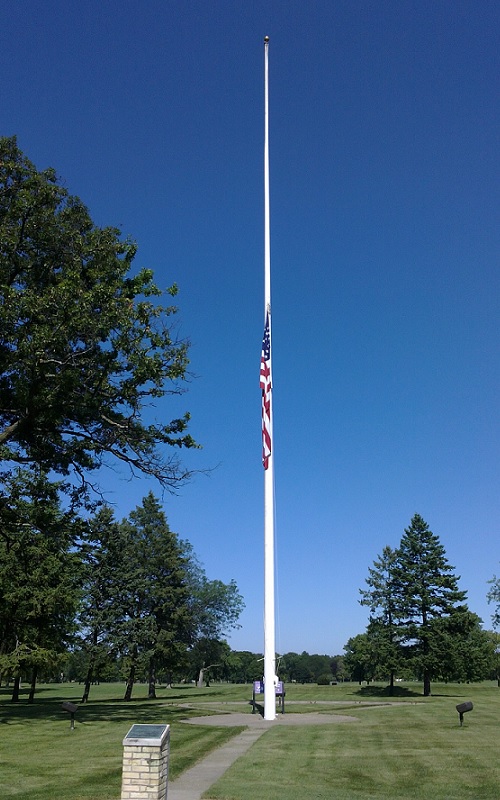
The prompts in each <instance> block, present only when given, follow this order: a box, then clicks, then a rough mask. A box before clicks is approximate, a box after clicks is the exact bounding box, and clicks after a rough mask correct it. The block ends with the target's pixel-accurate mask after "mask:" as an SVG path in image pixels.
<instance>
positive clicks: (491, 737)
mask: <svg viewBox="0 0 500 800" xmlns="http://www.w3.org/2000/svg"><path fill="white" fill-rule="evenodd" d="M123 691H124V687H123V685H118V684H108V685H101V686H95V687H92V691H91V695H90V701H89V703H88V704H87V705H85V706H81V707H80V708H79V710H78V712H77V715H76V720H77V721H76V726H75V730H74V731H73V732H72V731H71V730H70V718H69V715H68V714H67V713H66V712H64V711H62V709H61V703H62V702H63V701H64V700H71V701H73V702H78V701H79V699H80V694H81V687H79V686H77V685H74V684H62V685H51V686H43V687H41V689H40V691H39V693H38V694H37V698H36V700H35V703H34V704H33V705H31V706H30V705H28V704H27V703H26V701H25V699H24V698H23V699H22V701H21V702H20V703H19V704H12V703H11V702H10V696H9V693H8V691H7V690H3V689H2V690H0V798H2V800H13V798H15V800H28V798H29V800H54V798H57V800H119V797H120V785H121V762H122V740H123V737H124V736H125V734H126V733H127V731H128V729H129V728H130V726H131V725H132V724H134V723H140V722H167V723H170V725H171V759H170V778H171V779H172V780H173V779H175V778H176V777H177V776H178V775H179V774H180V773H181V772H182V771H183V770H184V769H186V768H187V767H189V766H191V765H192V764H193V763H195V761H197V760H199V759H200V758H202V757H203V756H204V755H206V754H207V753H208V752H209V751H210V750H211V749H213V748H214V747H218V746H219V745H221V744H222V743H223V742H225V741H227V739H228V738H229V737H231V736H232V735H234V734H235V733H237V732H238V731H239V730H240V729H228V728H212V727H202V726H192V725H183V724H182V723H181V722H180V719H182V718H185V717H187V716H190V715H197V716H198V715H199V714H200V713H212V712H213V711H215V710H220V711H228V710H235V711H236V710H237V711H245V712H247V713H248V714H250V713H251V709H250V705H249V700H250V697H251V687H250V686H213V687H210V688H208V689H197V688H195V687H182V688H179V687H176V688H174V689H165V688H162V689H160V690H159V691H158V700H156V701H148V700H146V699H144V696H145V694H146V687H145V686H137V687H136V690H135V697H136V699H134V700H132V701H131V702H130V703H124V702H123V700H122V697H123ZM464 700H472V701H473V703H474V710H473V711H472V712H471V713H469V714H466V715H465V719H464V725H463V727H460V725H459V719H458V714H457V712H456V710H455V705H456V704H457V703H460V702H463V701H464ZM393 701H394V702H395V703H396V705H392V704H390V703H391V702H393ZM332 702H333V703H334V704H332ZM186 703H189V704H191V705H192V706H193V709H192V710H191V709H189V708H186V706H185V704H186ZM304 711H317V712H319V713H321V714H323V713H338V714H349V715H350V716H355V717H356V718H357V721H356V722H353V723H349V724H338V725H331V726H330V725H321V726H312V727H299V726H297V727H295V726H290V727H288V726H286V727H281V726H280V727H278V726H277V727H272V725H271V726H270V730H269V731H267V732H266V733H265V734H264V735H263V736H262V737H261V738H260V739H259V740H258V741H257V742H256V743H255V744H254V746H253V747H252V748H251V750H250V751H249V752H248V753H247V754H246V755H244V756H243V757H242V758H240V759H239V760H238V761H237V762H236V763H235V764H234V765H233V767H231V768H230V769H229V770H228V772H227V773H226V774H225V775H224V776H223V777H222V778H221V780H220V781H219V782H218V783H217V784H215V785H214V786H213V787H212V788H211V789H210V791H209V793H208V794H207V797H210V798H213V799H214V800H255V798H259V800H274V799H275V798H276V800H278V798H280V800H282V798H284V797H286V798H287V800H294V799H295V798H297V800H298V798H299V797H300V798H301V800H302V799H303V798H306V799H307V800H309V798H322V799H323V800H325V799H326V798H328V800H400V799H401V800H403V798H404V799H405V800H407V799H411V798H413V799H414V800H458V799H459V798H465V800H482V799H483V798H484V800H493V799H494V800H498V798H500V766H499V765H498V764H499V760H498V743H499V735H498V731H499V722H500V689H498V688H497V687H496V684H495V685H494V684H492V683H484V684H479V685H464V684H462V685H458V684H448V685H443V684H434V685H433V696H432V697H429V698H423V697H422V694H421V686H420V685H418V684H405V685H404V686H403V685H398V687H397V694H396V696H395V697H394V698H390V697H388V695H387V693H386V690H385V688H384V687H382V686H369V687H366V686H363V687H359V686H358V685H357V684H342V685H338V686H314V685H308V686H297V685H293V686H287V696H286V712H287V714H300V713H302V712H304Z"/></svg>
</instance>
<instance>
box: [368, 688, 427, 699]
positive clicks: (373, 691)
mask: <svg viewBox="0 0 500 800" xmlns="http://www.w3.org/2000/svg"><path fill="white" fill-rule="evenodd" d="M353 694H356V695H358V697H383V698H384V700H386V699H391V700H396V699H397V698H398V697H422V692H416V691H414V690H413V689H408V688H407V687H406V686H394V687H393V690H392V694H391V687H390V686H360V687H359V689H358V690H357V691H355V692H353Z"/></svg>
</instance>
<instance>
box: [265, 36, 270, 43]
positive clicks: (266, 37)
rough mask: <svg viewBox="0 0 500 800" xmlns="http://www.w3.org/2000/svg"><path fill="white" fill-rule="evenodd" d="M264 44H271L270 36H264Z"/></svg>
mask: <svg viewBox="0 0 500 800" xmlns="http://www.w3.org/2000/svg"><path fill="white" fill-rule="evenodd" d="M264 42H265V43H266V44H269V36H264Z"/></svg>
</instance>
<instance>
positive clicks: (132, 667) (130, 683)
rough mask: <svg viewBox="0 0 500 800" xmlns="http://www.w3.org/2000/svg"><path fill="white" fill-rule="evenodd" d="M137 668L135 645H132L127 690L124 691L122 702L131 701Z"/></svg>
mask: <svg viewBox="0 0 500 800" xmlns="http://www.w3.org/2000/svg"><path fill="white" fill-rule="evenodd" d="M136 668H137V645H135V644H134V646H133V648H132V657H131V661H130V670H129V673H128V679H127V688H126V689H125V697H124V698H123V699H124V700H126V701H128V700H132V689H133V688H134V681H135V671H136Z"/></svg>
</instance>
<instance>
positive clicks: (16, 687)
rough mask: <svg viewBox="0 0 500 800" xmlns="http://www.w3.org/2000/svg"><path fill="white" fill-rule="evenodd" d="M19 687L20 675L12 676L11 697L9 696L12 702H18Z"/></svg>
mask: <svg viewBox="0 0 500 800" xmlns="http://www.w3.org/2000/svg"><path fill="white" fill-rule="evenodd" d="M20 689H21V676H20V675H16V677H15V678H14V686H13V688H12V697H11V698H10V699H11V702H12V703H19V691H20Z"/></svg>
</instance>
